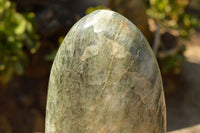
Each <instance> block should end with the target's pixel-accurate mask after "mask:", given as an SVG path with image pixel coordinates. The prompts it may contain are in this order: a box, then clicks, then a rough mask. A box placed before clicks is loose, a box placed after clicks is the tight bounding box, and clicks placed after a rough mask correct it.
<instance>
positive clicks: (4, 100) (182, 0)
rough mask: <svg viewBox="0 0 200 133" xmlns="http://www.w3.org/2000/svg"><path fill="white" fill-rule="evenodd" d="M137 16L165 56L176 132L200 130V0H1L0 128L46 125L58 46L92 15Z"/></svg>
mask: <svg viewBox="0 0 200 133" xmlns="http://www.w3.org/2000/svg"><path fill="white" fill-rule="evenodd" d="M97 9H109V10H114V11H116V12H119V13H121V14H123V15H124V16H125V17H127V18H128V19H129V20H131V21H132V22H133V23H134V24H135V25H136V26H137V27H138V28H139V29H140V30H141V31H142V33H143V34H144V36H145V37H146V38H147V40H148V41H149V44H150V45H151V47H152V49H153V51H154V53H155V56H156V57H157V60H158V62H159V66H160V69H161V73H162V77H163V85H164V90H165V97H166V105H167V130H168V132H170V133H200V23H199V22H200V0H40V1H39V0H0V133H34V132H35V133H36V132H37V133H44V121H45V106H46V97H47V88H48V79H49V74H50V69H51V65H52V63H53V59H54V57H55V55H56V52H57V49H58V47H59V45H60V44H61V42H62V40H63V38H64V36H65V35H66V34H67V32H68V31H69V29H70V28H71V27H72V25H73V24H74V23H75V22H77V21H78V20H79V19H80V18H81V17H83V16H84V15H86V14H88V13H90V12H92V11H94V10H97Z"/></svg>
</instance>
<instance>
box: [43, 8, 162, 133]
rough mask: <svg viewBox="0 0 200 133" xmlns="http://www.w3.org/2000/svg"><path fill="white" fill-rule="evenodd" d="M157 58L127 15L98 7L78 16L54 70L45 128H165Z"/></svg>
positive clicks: (121, 132) (87, 132)
mask: <svg viewBox="0 0 200 133" xmlns="http://www.w3.org/2000/svg"><path fill="white" fill-rule="evenodd" d="M165 117H166V109H165V100H164V93H163V87H162V80H161V76H160V71H159V68H158V65H157V62H156V59H155V57H154V55H153V53H152V50H151V48H150V46H149V44H148V42H147V41H146V39H145V38H144V36H143V35H142V34H141V32H140V31H139V30H138V29H137V28H136V26H135V25H134V24H132V23H131V22H130V21H129V20H127V19H126V18H125V17H123V16H122V15H120V14H118V13H116V12H113V11H109V10H97V11H94V12H92V13H91V14H89V15H87V16H85V17H83V18H82V19H81V20H79V21H78V22H77V23H76V24H75V25H74V26H73V27H72V29H71V30H70V31H69V33H68V34H67V36H66V37H65V39H64V41H63V43H62V45H61V46H60V48H59V50H58V53H57V55H56V58H55V60H54V63H53V67H52V70H51V75H50V81H49V88H48V99H47V110H46V125H45V126H46V127H45V130H46V131H45V132H46V133H165V132H166V118H165Z"/></svg>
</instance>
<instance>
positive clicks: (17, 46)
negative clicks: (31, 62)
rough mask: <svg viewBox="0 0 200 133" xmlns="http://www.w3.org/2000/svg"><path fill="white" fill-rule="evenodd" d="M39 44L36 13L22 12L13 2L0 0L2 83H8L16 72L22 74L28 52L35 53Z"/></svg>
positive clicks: (0, 67)
mask: <svg viewBox="0 0 200 133" xmlns="http://www.w3.org/2000/svg"><path fill="white" fill-rule="evenodd" d="M38 46H39V45H38V36H37V35H36V34H35V32H34V13H32V12H31V13H26V14H20V13H19V12H17V11H16V5H15V4H14V3H13V2H10V1H9V0H0V83H2V84H6V83H7V82H8V81H10V80H11V78H12V76H13V74H14V73H16V74H18V75H22V74H23V73H24V68H25V67H26V66H27V64H28V56H27V53H28V52H29V53H35V52H36V50H37V47H38Z"/></svg>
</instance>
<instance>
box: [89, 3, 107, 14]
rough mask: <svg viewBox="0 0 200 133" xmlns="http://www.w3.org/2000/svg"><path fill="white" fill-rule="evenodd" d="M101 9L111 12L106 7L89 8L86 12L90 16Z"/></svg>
mask: <svg viewBox="0 0 200 133" xmlns="http://www.w3.org/2000/svg"><path fill="white" fill-rule="evenodd" d="M99 9H107V10H110V9H109V8H107V7H105V6H102V5H100V6H97V7H89V8H88V9H87V10H86V12H85V13H86V14H90V13H91V12H93V11H95V10H99Z"/></svg>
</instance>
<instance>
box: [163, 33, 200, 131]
mask: <svg viewBox="0 0 200 133" xmlns="http://www.w3.org/2000/svg"><path fill="white" fill-rule="evenodd" d="M190 39H191V40H190V41H187V42H186V51H185V56H186V58H187V61H185V62H184V63H183V65H182V73H181V77H182V79H181V80H182V82H181V84H179V87H180V88H178V90H177V92H176V93H175V94H174V95H172V96H169V97H167V98H166V104H167V124H168V126H167V127H168V131H172V132H170V133H200V102H199V101H200V33H199V32H196V33H195V34H194V35H193V36H191V38H190Z"/></svg>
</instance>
